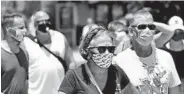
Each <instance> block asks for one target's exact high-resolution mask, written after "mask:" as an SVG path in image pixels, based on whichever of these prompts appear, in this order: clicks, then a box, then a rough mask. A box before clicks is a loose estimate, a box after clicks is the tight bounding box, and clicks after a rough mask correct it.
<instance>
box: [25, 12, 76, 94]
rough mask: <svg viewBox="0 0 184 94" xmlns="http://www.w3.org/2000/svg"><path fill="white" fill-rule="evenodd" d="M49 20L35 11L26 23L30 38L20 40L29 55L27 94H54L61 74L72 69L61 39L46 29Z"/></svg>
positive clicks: (61, 37)
mask: <svg viewBox="0 0 184 94" xmlns="http://www.w3.org/2000/svg"><path fill="white" fill-rule="evenodd" d="M49 19H50V17H49V15H48V14H47V13H46V12H44V11H38V12H36V13H35V14H34V15H33V16H32V18H31V22H30V34H31V35H29V36H28V37H25V39H24V45H25V48H26V50H27V52H28V55H29V88H28V89H29V90H28V94H58V89H59V86H60V84H61V82H62V81H63V78H64V76H65V73H66V72H67V71H68V69H72V68H75V61H74V58H73V54H72V50H71V48H70V46H69V44H68V42H67V40H66V38H65V36H64V35H63V34H61V33H60V32H58V31H55V30H52V29H51V28H50V25H51V23H50V21H49ZM31 26H32V27H31ZM59 58H61V59H63V60H64V61H65V62H63V61H61V60H60V59H59ZM64 64H66V65H64Z"/></svg>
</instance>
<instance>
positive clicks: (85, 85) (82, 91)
mask: <svg viewBox="0 0 184 94" xmlns="http://www.w3.org/2000/svg"><path fill="white" fill-rule="evenodd" d="M85 73H86V70H85V66H84V64H83V65H81V66H80V67H78V68H76V69H73V70H69V71H68V72H67V74H66V76H65V78H64V80H63V82H62V84H61V86H60V89H59V91H62V92H64V93H66V94H99V91H98V90H97V88H96V87H95V85H94V84H93V83H92V82H88V81H87V78H86V76H85ZM116 73H118V76H116ZM87 75H89V74H87ZM116 79H119V81H120V87H119V86H117V84H116ZM128 83H129V79H128V77H127V76H126V74H125V73H124V71H123V70H122V69H120V68H119V67H118V66H114V65H111V66H110V67H109V69H108V78H107V83H106V86H105V88H104V90H103V91H102V92H103V94H115V91H116V89H117V88H120V90H122V89H123V88H125V86H126V85H127V84H128Z"/></svg>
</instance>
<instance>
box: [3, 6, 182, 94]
mask: <svg viewBox="0 0 184 94" xmlns="http://www.w3.org/2000/svg"><path fill="white" fill-rule="evenodd" d="M89 22H90V24H88V25H86V26H85V27H84V29H83V34H82V37H81V42H80V45H79V53H80V54H81V56H82V57H83V58H84V59H85V60H86V61H87V62H86V63H84V64H81V65H78V63H79V62H77V61H75V59H74V56H73V52H72V49H71V47H70V45H69V43H68V41H67V39H66V37H65V35H63V34H62V33H60V32H58V31H56V30H53V29H51V28H50V26H51V25H52V24H51V22H50V17H49V15H48V14H47V13H46V12H44V11H37V12H36V13H34V14H33V15H32V16H31V18H30V23H29V25H28V27H26V25H25V21H24V18H23V16H21V15H20V14H18V13H10V14H6V15H3V17H2V20H1V26H2V29H1V32H2V33H1V34H3V38H2V39H1V55H2V56H1V94H183V93H184V75H183V74H184V73H183V72H184V67H183V64H182V62H183V61H182V60H183V57H182V56H183V55H184V25H183V20H182V18H181V17H179V16H174V15H173V17H171V18H170V19H169V21H168V24H165V23H162V22H155V21H154V20H153V16H152V14H151V13H150V12H149V11H148V10H147V9H144V8H143V9H140V10H138V11H136V12H135V13H134V14H133V15H132V18H129V20H126V19H119V20H115V21H112V22H110V23H109V24H108V26H107V28H106V27H104V26H101V25H98V24H96V23H94V22H93V21H92V20H91V19H89ZM127 23H128V24H127Z"/></svg>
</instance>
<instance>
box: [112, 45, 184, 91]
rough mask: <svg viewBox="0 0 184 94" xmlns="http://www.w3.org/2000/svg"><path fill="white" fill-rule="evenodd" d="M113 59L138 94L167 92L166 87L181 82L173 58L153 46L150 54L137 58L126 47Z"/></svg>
mask: <svg viewBox="0 0 184 94" xmlns="http://www.w3.org/2000/svg"><path fill="white" fill-rule="evenodd" d="M113 60H114V62H115V63H116V64H118V65H119V66H120V67H121V68H122V69H123V70H124V71H125V73H126V74H127V76H128V77H129V79H130V82H131V83H132V84H133V86H135V88H136V89H137V90H138V91H139V92H140V94H160V93H161V94H168V88H172V87H175V86H178V85H179V84H181V81H180V79H179V76H178V73H177V71H176V68H175V65H174V62H173V59H172V57H171V55H170V54H169V53H167V52H166V51H163V50H160V49H157V48H153V51H152V54H151V55H150V56H148V57H146V58H139V57H138V56H137V54H136V52H135V51H134V50H132V49H130V48H128V49H127V50H125V51H123V52H121V53H120V54H118V55H117V56H116V57H115V58H114V59H113Z"/></svg>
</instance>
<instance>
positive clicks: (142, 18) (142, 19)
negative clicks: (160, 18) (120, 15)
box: [132, 15, 153, 25]
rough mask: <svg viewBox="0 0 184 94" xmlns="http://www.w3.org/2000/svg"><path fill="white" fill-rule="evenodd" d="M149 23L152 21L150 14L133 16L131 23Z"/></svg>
mask: <svg viewBox="0 0 184 94" xmlns="http://www.w3.org/2000/svg"><path fill="white" fill-rule="evenodd" d="M150 23H153V18H152V16H151V15H137V16H135V17H134V18H133V22H132V25H138V24H150Z"/></svg>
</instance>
